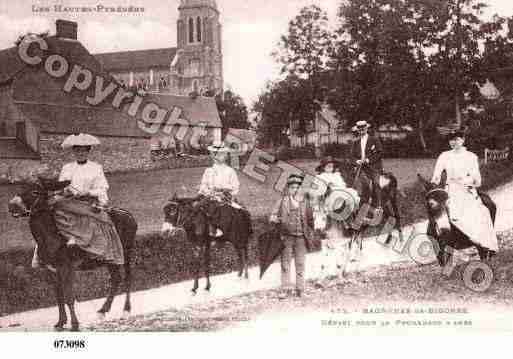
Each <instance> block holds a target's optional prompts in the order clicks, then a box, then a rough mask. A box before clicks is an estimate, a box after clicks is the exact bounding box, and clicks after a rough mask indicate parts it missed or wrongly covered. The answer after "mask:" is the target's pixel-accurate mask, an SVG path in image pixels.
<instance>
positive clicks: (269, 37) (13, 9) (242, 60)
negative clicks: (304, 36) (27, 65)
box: [0, 0, 513, 106]
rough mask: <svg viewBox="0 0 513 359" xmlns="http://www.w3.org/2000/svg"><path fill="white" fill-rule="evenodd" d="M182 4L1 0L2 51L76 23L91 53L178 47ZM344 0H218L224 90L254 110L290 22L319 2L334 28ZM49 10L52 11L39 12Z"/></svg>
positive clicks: (511, 7) (502, 9)
mask: <svg viewBox="0 0 513 359" xmlns="http://www.w3.org/2000/svg"><path fill="white" fill-rule="evenodd" d="M483 1H484V2H486V3H487V4H489V8H488V10H487V15H488V16H491V15H492V14H494V13H498V14H499V15H502V16H511V15H513V1H512V0H483ZM179 2H180V1H179V0H167V1H166V0H144V1H143V0H65V1H62V0H53V1H52V0H15V1H6V0H3V1H0V49H4V48H7V47H11V46H13V43H14V41H15V40H16V39H17V38H18V36H19V35H20V34H23V33H26V32H28V31H33V32H42V31H46V30H49V31H50V33H55V20H56V19H66V20H72V21H76V22H77V23H78V38H79V40H80V41H81V42H82V44H84V46H85V47H86V48H87V49H88V50H89V51H90V52H91V53H99V52H110V51H123V50H144V49H152V48H163V47H174V46H176V20H177V18H178V5H179ZM340 2H341V0H217V5H218V8H219V11H220V13H221V18H220V20H221V23H222V25H223V35H222V36H223V56H224V58H223V64H224V80H225V87H227V86H229V87H230V88H231V89H233V91H235V92H236V93H238V94H240V95H241V96H242V98H243V99H244V101H245V103H246V105H248V106H251V105H252V103H253V102H254V101H255V100H256V99H257V97H258V94H259V93H260V92H261V91H262V90H263V88H264V86H265V84H266V82H267V81H269V80H273V79H276V78H277V77H278V76H279V71H280V66H279V65H278V64H276V63H275V61H274V60H273V58H272V57H271V52H272V51H273V49H275V48H276V44H277V43H278V41H279V39H280V36H281V35H283V34H285V33H286V31H287V25H288V22H289V21H290V20H291V19H292V18H293V17H294V16H295V15H297V14H298V13H299V10H300V9H301V8H302V7H303V6H306V5H310V4H317V5H318V6H320V7H321V8H323V9H324V10H326V11H327V12H328V16H329V17H330V21H331V23H332V24H335V17H336V16H335V15H336V11H337V7H338V5H339V4H340ZM55 4H62V5H63V6H94V7H96V6H97V5H98V4H103V5H105V6H115V7H117V6H130V5H132V6H136V7H144V12H140V13H115V14H113V13H103V14H98V13H78V14H77V13H63V12H55V11H54V10H53V6H54V5H55ZM39 7H49V8H51V11H50V12H40V11H36V9H37V8H39Z"/></svg>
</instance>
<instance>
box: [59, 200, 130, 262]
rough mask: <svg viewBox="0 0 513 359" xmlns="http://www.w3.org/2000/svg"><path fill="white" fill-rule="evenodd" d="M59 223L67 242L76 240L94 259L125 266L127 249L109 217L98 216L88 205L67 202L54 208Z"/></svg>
mask: <svg viewBox="0 0 513 359" xmlns="http://www.w3.org/2000/svg"><path fill="white" fill-rule="evenodd" d="M54 211H55V222H56V224H57V229H58V230H59V233H60V234H61V235H62V236H63V237H64V239H65V240H66V241H69V240H73V241H74V242H75V243H76V244H77V245H78V246H79V247H80V248H81V249H83V250H84V251H86V252H87V253H89V254H91V255H92V257H93V258H95V259H98V260H101V261H106V262H108V263H112V264H119V265H121V264H124V262H125V258H124V254H123V245H122V244H121V240H120V238H119V235H118V233H117V231H116V227H115V226H114V223H112V220H111V219H110V217H109V215H108V214H107V213H106V212H104V211H101V212H98V213H97V212H94V211H93V210H92V208H91V205H90V204H89V203H88V202H84V201H78V200H76V199H66V200H61V201H59V202H57V203H56V204H55V205H54Z"/></svg>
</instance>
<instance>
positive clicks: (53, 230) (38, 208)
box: [8, 178, 137, 331]
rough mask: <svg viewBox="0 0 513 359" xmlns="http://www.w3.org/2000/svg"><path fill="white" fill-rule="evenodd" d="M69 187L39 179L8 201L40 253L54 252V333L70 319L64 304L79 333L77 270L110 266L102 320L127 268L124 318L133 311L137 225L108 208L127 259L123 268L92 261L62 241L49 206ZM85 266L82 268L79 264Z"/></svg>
mask: <svg viewBox="0 0 513 359" xmlns="http://www.w3.org/2000/svg"><path fill="white" fill-rule="evenodd" d="M69 184H70V181H63V182H58V181H53V180H47V179H41V178H40V179H38V180H37V181H35V182H34V183H31V184H28V186H27V187H28V188H27V189H26V190H25V191H23V192H21V193H19V194H17V195H15V196H14V198H13V199H12V200H11V201H9V204H8V209H9V213H10V214H11V215H12V216H13V217H15V218H20V217H28V223H29V226H30V230H31V232H32V236H33V238H34V240H35V241H36V243H37V248H38V251H39V250H41V251H42V252H41V253H47V251H51V252H53V253H55V256H54V260H53V262H52V263H46V264H50V265H52V266H54V267H55V272H54V273H53V271H50V272H52V273H53V274H52V276H51V277H52V278H53V279H54V288H55V295H56V299H57V304H58V308H59V319H58V322H57V323H56V324H55V325H54V328H55V330H57V331H60V330H63V329H64V326H65V325H66V324H67V321H68V318H67V315H66V308H65V304H67V306H68V309H69V312H70V316H71V330H72V331H79V328H80V323H79V321H78V317H77V314H76V311H75V297H74V293H73V282H74V277H75V276H74V272H75V270H91V269H96V268H99V267H102V266H107V268H108V271H109V274H110V289H109V293H108V295H107V298H106V300H105V302H104V304H103V305H102V307H101V308H100V309H99V310H98V316H99V317H100V319H102V318H104V317H105V314H106V313H108V312H109V311H110V309H111V306H112V302H113V300H114V296H115V295H116V293H117V290H118V286H119V284H120V282H121V279H122V278H121V267H124V272H125V276H124V285H125V293H126V299H125V304H124V309H123V310H124V315H129V314H130V310H131V303H130V290H131V282H132V276H131V265H132V262H131V261H132V256H133V249H134V244H135V234H136V232H137V223H136V221H135V219H134V217H133V216H132V214H130V213H129V212H128V211H126V210H123V209H120V208H109V209H108V210H107V211H108V213H109V215H110V218H111V219H112V222H113V223H114V225H115V227H116V230H117V232H118V234H119V237H120V238H121V242H122V245H123V253H124V258H125V263H124V265H115V264H110V263H105V262H101V261H96V260H91V258H90V257H89V256H88V254H87V253H86V252H85V251H83V250H82V249H80V248H78V247H76V246H67V245H66V243H65V241H64V240H63V238H62V237H61V236H60V235H59V232H58V229H57V226H56V223H55V220H54V213H53V211H52V209H51V207H50V203H49V199H50V197H51V193H53V192H57V191H61V190H63V189H64V188H65V187H67V186H68V185H69ZM79 262H80V263H82V264H83V265H78V264H79Z"/></svg>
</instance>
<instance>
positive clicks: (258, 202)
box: [0, 159, 513, 315]
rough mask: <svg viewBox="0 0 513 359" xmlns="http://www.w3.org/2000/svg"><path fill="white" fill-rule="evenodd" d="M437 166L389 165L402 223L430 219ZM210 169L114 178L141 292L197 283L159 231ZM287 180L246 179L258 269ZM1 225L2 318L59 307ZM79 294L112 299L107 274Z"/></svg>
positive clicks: (12, 233) (233, 261)
mask: <svg viewBox="0 0 513 359" xmlns="http://www.w3.org/2000/svg"><path fill="white" fill-rule="evenodd" d="M293 164H294V165H296V166H297V167H299V168H302V169H304V170H306V171H308V173H311V174H314V173H315V172H314V170H313V169H314V168H315V166H316V164H317V162H316V161H315V162H314V161H295V162H293ZM433 164H434V162H433V160H429V159H428V160H394V161H391V160H387V161H386V162H385V165H386V167H387V169H388V170H390V171H392V172H394V174H395V175H396V176H397V177H398V180H399V186H400V187H401V188H402V189H403V191H404V193H405V197H401V198H399V206H400V213H401V215H402V217H403V218H402V219H403V224H409V223H414V222H416V221H418V220H419V219H422V218H424V217H425V209H424V204H423V195H422V192H421V189H420V186H419V185H418V184H416V182H415V181H416V176H417V172H420V173H421V174H423V175H424V176H428V175H429V174H430V173H431V171H432V165H433ZM512 167H513V166H510V163H509V162H504V163H492V164H490V165H488V166H486V167H485V168H483V170H482V171H483V178H484V185H483V187H484V188H485V189H490V188H493V187H496V186H498V185H500V184H503V183H507V182H509V181H510V180H511V178H512V177H513V168H512ZM203 170H204V169H203V168H189V169H178V170H163V171H149V172H136V173H122V174H117V175H115V176H112V177H110V178H109V181H110V184H111V201H112V204H113V205H114V206H120V207H123V208H125V209H127V210H129V211H130V212H132V213H133V214H134V216H135V217H136V219H137V221H138V223H139V228H140V230H139V233H141V234H140V235H139V236H138V237H139V238H138V241H137V247H136V250H135V253H136V259H135V262H134V263H135V264H134V270H133V273H134V285H133V289H134V290H143V289H148V288H153V287H157V286H161V285H166V284H170V283H174V282H179V281H183V280H187V279H191V277H192V276H191V274H190V273H191V261H192V257H191V253H192V251H191V248H190V246H189V245H188V243H186V242H185V241H184V239H183V238H173V239H164V238H162V237H161V236H160V235H158V233H155V231H156V230H158V229H159V228H160V226H161V224H162V207H163V206H164V204H165V203H166V202H167V200H168V198H170V197H172V195H173V193H175V192H176V193H177V194H178V195H179V196H181V197H184V196H194V195H195V194H196V188H197V184H198V183H199V181H200V178H201V174H202V172H203ZM280 175H281V171H280V170H279V169H278V168H275V167H273V168H272V170H271V171H270V174H269V176H268V178H267V180H266V181H265V182H263V183H261V182H259V181H257V180H254V179H251V178H249V177H248V176H246V175H240V176H239V177H240V180H241V193H240V196H239V197H240V198H241V201H242V202H243V203H244V204H245V205H246V206H247V207H248V208H249V210H250V212H251V213H252V216H253V220H254V233H255V235H254V236H253V239H252V240H251V241H250V250H249V253H250V263H251V264H252V265H255V264H256V263H257V259H256V256H257V251H256V238H257V236H258V235H259V234H260V233H263V232H264V231H265V230H266V228H267V219H266V217H267V215H268V213H269V211H270V207H271V206H272V205H273V204H274V202H275V201H276V200H278V199H279V197H280V193H279V192H277V191H276V190H275V189H274V188H273V185H274V184H275V183H276V182H277V180H278V178H279V177H280ZM346 180H347V179H346ZM348 182H350V181H349V180H348ZM18 190H19V186H12V185H11V186H3V187H0V201H1V202H2V203H6V201H7V200H8V199H10V198H11V197H12V196H13V195H14V193H16V191H18ZM0 224H1V226H2V228H1V231H0V233H4V239H5V233H7V235H8V236H9V237H8V238H7V243H6V241H4V242H3V243H0V244H1V246H0V315H6V314H9V313H13V312H18V311H22V310H30V309H36V308H41V307H47V306H50V305H53V304H54V303H55V300H54V294H53V290H52V289H51V287H50V286H49V285H48V284H47V282H46V279H47V277H46V275H45V274H44V273H43V272H42V271H40V270H35V269H32V268H30V263H31V257H32V246H33V244H32V243H33V240H32V238H31V234H30V233H29V232H28V228H27V227H28V226H27V223H26V221H24V220H15V219H12V218H10V217H8V214H7V213H6V211H5V212H4V211H2V212H0ZM369 234H370V233H369ZM17 236H18V237H17ZM0 238H1V236H0ZM236 267H237V258H236V254H235V252H234V250H233V248H232V247H231V245H226V246H225V248H222V249H221V250H219V251H214V252H213V256H212V264H211V268H212V274H217V273H226V272H229V271H233V270H236V269H237V268H236ZM234 275H235V274H234ZM213 285H214V286H215V282H214V283H213ZM75 290H76V293H77V298H78V299H79V300H80V301H82V300H88V299H93V298H99V297H103V296H105V295H106V293H107V272H106V270H105V269H101V270H97V271H86V272H82V273H78V275H77V281H76V286H75Z"/></svg>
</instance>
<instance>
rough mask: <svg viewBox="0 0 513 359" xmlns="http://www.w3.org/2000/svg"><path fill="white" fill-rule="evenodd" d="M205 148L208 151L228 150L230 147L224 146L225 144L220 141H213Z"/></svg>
mask: <svg viewBox="0 0 513 359" xmlns="http://www.w3.org/2000/svg"><path fill="white" fill-rule="evenodd" d="M207 150H208V151H209V152H214V153H218V152H230V148H229V147H228V146H226V144H225V143H224V142H222V141H215V142H214V143H212V144H211V145H210V146H208V147H207Z"/></svg>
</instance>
